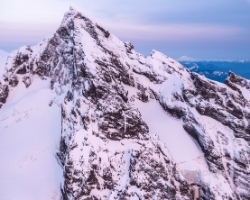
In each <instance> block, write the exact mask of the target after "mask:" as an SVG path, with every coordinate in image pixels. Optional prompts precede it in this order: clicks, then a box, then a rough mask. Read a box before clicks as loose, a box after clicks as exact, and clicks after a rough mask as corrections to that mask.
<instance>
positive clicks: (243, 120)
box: [0, 8, 250, 200]
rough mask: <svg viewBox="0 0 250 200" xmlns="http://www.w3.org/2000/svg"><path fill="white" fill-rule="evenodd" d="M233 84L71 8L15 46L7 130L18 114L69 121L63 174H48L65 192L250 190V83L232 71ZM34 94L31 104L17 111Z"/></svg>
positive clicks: (143, 194) (219, 194) (140, 195)
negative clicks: (47, 31)
mask: <svg viewBox="0 0 250 200" xmlns="http://www.w3.org/2000/svg"><path fill="white" fill-rule="evenodd" d="M225 83H226V84H221V83H218V82H215V81H211V80H209V79H207V78H205V77H203V76H201V75H199V74H196V73H191V72H190V71H189V70H187V69H185V68H184V67H183V66H182V65H181V64H179V63H178V62H177V61H175V60H173V59H171V58H169V57H167V56H165V55H163V54H162V53H160V52H157V51H155V50H153V51H152V54H151V55H150V56H148V57H145V56H143V55H141V54H139V53H137V52H135V50H134V49H133V45H132V44H131V43H128V42H125V43H124V42H122V41H120V40H119V39H118V38H117V37H115V36H114V35H113V34H111V33H109V32H108V31H107V30H105V29H104V28H102V27H101V26H100V25H98V24H96V23H94V22H92V21H91V20H90V19H88V18H87V17H85V16H84V15H82V14H81V13H79V12H78V11H76V10H74V9H72V8H71V9H70V10H69V11H68V12H67V13H66V14H65V16H64V19H63V21H62V23H61V26H60V27H59V29H58V30H57V31H56V33H55V34H54V36H53V37H51V38H47V39H45V40H44V41H42V42H41V43H39V44H38V45H36V46H34V47H30V46H24V47H22V48H20V49H19V50H17V51H14V52H12V53H11V54H10V55H9V57H8V60H7V64H6V72H5V73H4V75H3V77H2V79H1V82H0V107H1V109H0V113H1V115H0V117H2V118H1V119H0V120H1V122H0V123H1V124H2V125H1V126H0V134H1V135H0V137H2V138H3V139H1V140H4V137H3V136H2V135H7V134H11V131H10V130H9V129H8V128H11V127H13V126H17V125H15V123H18V120H17V118H18V117H16V118H15V116H20V120H21V119H24V118H25V117H26V116H30V118H32V119H35V120H30V121H27V120H26V121H25V119H24V120H21V122H19V124H23V126H24V127H27V126H30V127H32V126H33V125H34V121H36V120H38V121H39V120H40V122H41V123H40V125H37V127H38V129H42V128H43V127H44V126H49V127H53V126H54V128H51V130H45V131H43V130H39V131H38V132H39V135H43V134H45V135H49V134H51V135H52V136H51V138H53V137H54V138H56V136H55V135H56V134H58V125H54V124H56V123H61V124H60V127H59V128H60V132H61V136H60V137H61V138H60V141H59V140H58V149H57V153H56V155H57V158H58V160H59V161H60V165H61V167H62V169H63V178H60V175H57V176H58V178H57V181H55V180H49V179H48V181H51V183H53V184H52V185H57V186H58V185H59V183H58V180H59V182H61V189H60V194H61V197H62V199H64V200H66V199H69V200H73V199H79V200H80V199H180V200H183V199H190V200H191V199H195V198H199V199H207V200H211V199H216V200H217V199H218V200H219V199H231V200H233V199H242V200H243V199H250V191H249V187H250V180H249V178H250V176H249V167H250V165H249V160H250V148H249V140H250V136H249V134H250V124H249V123H250V103H249V101H250V82H249V81H248V80H246V79H243V78H241V77H239V76H237V75H235V74H234V73H230V74H229V77H228V79H227V80H226V81H225ZM37 91H39V92H37ZM41 91H43V92H41ZM36 95H37V97H35V99H33V100H27V101H26V104H25V103H22V102H23V101H24V100H23V99H25V98H27V99H32V98H34V96H36ZM20 102H21V103H20ZM24 102H25V101H24ZM31 102H32V103H33V104H34V106H33V107H34V109H33V111H31V112H30V113H29V111H28V110H27V111H26V112H24V111H22V112H21V114H20V113H18V112H17V113H14V115H13V114H10V112H11V111H12V109H13V105H16V104H18V105H19V109H20V110H24V109H23V107H25V106H27V103H31ZM41 102H45V103H46V105H47V106H45V104H43V105H42V110H44V112H42V113H43V114H42V115H41V116H42V117H43V118H42V117H41V116H40V115H39V117H37V118H36V117H35V116H37V115H38V114H37V113H38V112H37V111H36V109H37V107H39V105H40V104H39V103H41ZM11 106H12V107H11ZM35 108H36V109H35ZM52 110H53V111H52ZM7 111H8V112H7ZM2 113H7V114H6V116H7V117H6V116H4V114H2ZM27 113H28V114H27ZM51 113H54V115H52V114H51ZM58 113H59V115H60V116H59V115H57V114H58ZM51 116H53V119H52V118H51ZM18 119H19V118H18ZM48 119H49V120H48ZM43 121H46V123H45V122H44V124H42V122H43ZM49 122H51V124H49ZM6 124H7V125H6ZM41 124H42V125H41ZM20 127H21V125H20ZM33 127H34V126H33ZM19 130H20V132H22V131H23V129H22V128H20V129H19ZM33 133H34V131H33ZM48 133H49V134H48ZM54 134H55V135H54ZM27 136H29V135H27ZM13 137H14V134H13ZM10 140H11V139H10ZM5 145H6V144H5ZM27 145H29V144H27ZM52 146H53V145H52V144H50V151H49V152H50V153H51V154H53V152H54V150H53V147H52ZM1 155H3V154H1ZM2 159H4V158H3V157H2ZM44 159H45V158H44ZM47 162H48V161H47ZM51 162H54V161H51ZM40 165H42V164H40ZM40 165H39V166H40ZM55 165H56V164H55ZM52 168H53V167H52ZM0 169H1V168H0ZM39 169H40V168H39V167H37V171H39ZM56 169H58V166H54V168H53V170H54V171H56ZM13 170H14V169H13ZM50 170H51V171H53V170H52V169H50ZM0 171H1V170H0ZM51 173H52V172H51ZM0 175H1V173H0ZM27 175H28V172H27ZM13 178H15V177H13ZM60 179H62V180H60ZM46 180H47V179H46ZM27 187H28V186H27ZM58 187H59V186H58ZM55 190H56V189H55ZM0 197H1V192H0ZM20 198H21V197H20ZM49 198H50V199H53V198H54V199H56V198H59V195H58V191H55V192H54V195H52V197H51V196H50V197H48V199H49ZM1 199H4V198H1ZM5 199H7V198H5ZM8 199H11V198H8ZM13 199H14V198H13ZM24 199H29V197H26V198H24ZM30 199H32V198H31V197H30ZM43 199H45V197H44V198H43Z"/></svg>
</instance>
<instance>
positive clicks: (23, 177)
mask: <svg viewBox="0 0 250 200" xmlns="http://www.w3.org/2000/svg"><path fill="white" fill-rule="evenodd" d="M51 98H52V93H51V90H50V89H49V82H48V81H47V82H46V81H41V80H40V78H39V77H37V78H36V79H35V80H34V84H32V86H31V87H29V88H28V89H26V88H25V86H24V85H21V84H20V85H19V86H18V88H16V90H15V91H14V92H13V95H12V96H11V97H10V98H9V99H8V102H7V103H6V104H5V106H4V107H3V108H2V109H1V112H0V160H1V163H2V164H1V165H0V180H1V181H0V185H1V189H0V199H2V200H5V199H6V200H17V199H22V200H29V199H30V200H32V199H38V200H46V199H48V200H49V199H51V200H52V199H55V200H56V199H60V196H61V195H60V183H61V181H62V167H61V166H60V165H59V163H58V161H57V159H56V152H57V150H58V147H59V139H60V133H61V121H60V118H61V113H60V111H61V108H60V107H58V106H57V105H53V106H51V107H49V103H50V101H51Z"/></svg>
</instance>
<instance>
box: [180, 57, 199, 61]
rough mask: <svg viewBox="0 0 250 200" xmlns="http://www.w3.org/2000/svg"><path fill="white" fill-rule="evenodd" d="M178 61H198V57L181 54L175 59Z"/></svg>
mask: <svg viewBox="0 0 250 200" xmlns="http://www.w3.org/2000/svg"><path fill="white" fill-rule="evenodd" d="M176 60H178V61H179V62H195V61H199V59H197V58H190V57H188V56H181V57H180V58H178V59H176Z"/></svg>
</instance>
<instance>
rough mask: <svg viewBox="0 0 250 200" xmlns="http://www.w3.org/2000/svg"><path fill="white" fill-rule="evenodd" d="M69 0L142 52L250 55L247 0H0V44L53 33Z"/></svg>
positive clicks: (216, 56) (32, 40)
mask: <svg viewBox="0 0 250 200" xmlns="http://www.w3.org/2000/svg"><path fill="white" fill-rule="evenodd" d="M70 6H73V7H74V8H75V9H77V10H79V11H80V12H82V13H83V14H84V15H86V16H88V17H89V18H90V19H92V20H94V21H95V22H98V23H99V24H101V25H102V26H103V27H105V28H106V29H108V30H109V31H110V32H112V33H113V34H115V35H116V36H117V37H119V38H120V39H121V40H123V41H131V42H132V43H133V44H134V46H135V49H136V50H137V51H138V52H140V53H142V54H145V55H149V54H150V53H151V51H152V49H156V50H158V51H161V52H163V53H164V54H166V55H168V56H171V57H173V58H178V57H181V56H183V55H187V56H189V57H194V58H199V59H250V0H220V1H216V0H192V1H188V0H154V1H152V0H137V1H132V0H119V1H117V0H105V1H104V0H93V1H91V2H90V1H87V0H71V1H69V0H21V1H20V0H1V3H0V49H3V50H5V51H9V52H10V51H12V50H15V49H17V48H18V47H20V46H23V45H25V44H31V45H35V44H37V43H38V42H39V41H40V40H42V39H43V38H44V37H46V36H49V35H53V33H54V32H55V31H56V29H57V28H58V27H59V25H60V22H61V20H62V18H63V14H64V13H65V12H66V11H67V10H68V9H69V7H70Z"/></svg>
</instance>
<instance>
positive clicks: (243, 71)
mask: <svg viewBox="0 0 250 200" xmlns="http://www.w3.org/2000/svg"><path fill="white" fill-rule="evenodd" d="M181 58H182V59H179V62H180V63H181V64H182V65H183V66H184V67H186V68H187V69H189V70H190V71H191V72H196V73H198V74H200V75H204V76H205V77H207V78H209V79H212V80H215V81H219V82H224V81H225V79H226V78H227V76H228V72H229V71H232V72H234V73H236V74H238V75H240V76H242V77H244V78H247V79H250V60H239V61H233V60H225V61H222V60H221V61H219V60H217V61H216V60H210V61H209V60H198V59H197V60H195V59H193V58H188V57H181ZM184 58H186V61H185V60H184ZM187 58H188V59H187Z"/></svg>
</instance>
